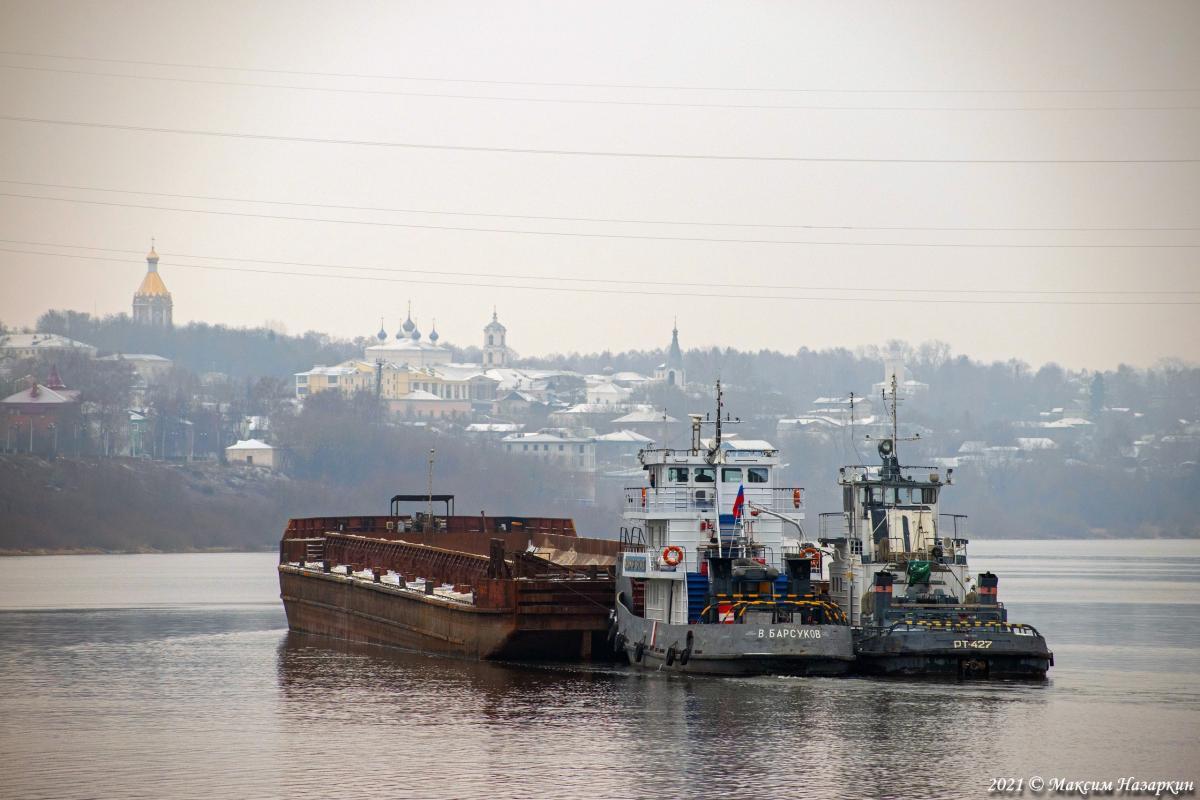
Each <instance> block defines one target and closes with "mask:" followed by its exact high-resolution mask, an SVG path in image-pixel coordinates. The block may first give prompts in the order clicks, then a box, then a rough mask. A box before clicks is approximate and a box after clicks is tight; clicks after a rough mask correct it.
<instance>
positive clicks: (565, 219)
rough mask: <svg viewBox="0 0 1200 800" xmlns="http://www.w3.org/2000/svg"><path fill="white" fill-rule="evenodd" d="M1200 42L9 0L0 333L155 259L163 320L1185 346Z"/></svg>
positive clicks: (765, 18)
mask: <svg viewBox="0 0 1200 800" xmlns="http://www.w3.org/2000/svg"><path fill="white" fill-rule="evenodd" d="M1197 42H1200V4H1196V3H1192V2H1175V3H1172V2H1163V3H1154V4H1140V3H1127V2H1122V3H1114V2H1063V3H1055V4H1045V3H1041V2H1016V3H1014V2H979V3H958V2H947V3H939V2H930V3H903V4H897V3H888V2H864V3H844V4H843V3H836V4H834V3H807V2H797V3H768V2H761V3H744V2H738V3H692V2H629V3H625V2H615V3H561V2H545V3H537V2H510V3H504V4H495V3H482V2H481V3H466V2H441V3H407V2H381V3H363V2H340V3H336V4H334V3H325V2H310V3H304V2H286V3H285V2H241V1H239V2H161V1H160V2H110V3H82V2H79V3H62V2H47V1H45V0H39V1H38V2H29V3H22V2H11V1H8V2H4V3H3V4H0V240H3V241H0V321H3V322H4V323H6V324H8V325H9V326H21V325H31V324H33V323H34V321H35V320H36V318H37V316H38V315H39V314H40V313H41V312H42V311H44V310H45V309H47V308H73V309H77V310H81V311H89V312H96V313H99V314H108V313H116V312H120V311H125V312H128V311H129V308H130V301H131V296H132V293H133V291H134V289H136V287H137V285H138V284H139V282H140V280H141V277H142V275H143V273H144V272H145V261H144V260H143V257H144V254H145V252H146V250H147V249H148V247H149V245H150V242H151V239H152V237H153V239H154V241H155V243H156V247H157V250H158V252H159V253H160V255H161V257H162V260H161V263H160V271H161V273H162V276H163V278H164V280H165V281H166V283H167V286H168V287H169V288H170V290H171V291H172V294H173V297H174V304H175V305H174V309H175V312H174V313H175V320H176V323H177V324H178V323H183V322H187V321H191V320H204V321H208V322H214V323H223V324H228V325H234V326H242V325H247V326H254V325H260V324H263V323H264V322H266V321H268V320H269V321H273V322H275V323H282V326H283V327H284V328H285V329H286V330H287V331H288V332H290V333H301V332H304V331H306V330H319V331H325V332H328V333H331V334H334V335H337V336H343V337H353V336H358V335H370V334H374V333H375V331H377V330H378V329H379V326H380V321H381V318H382V321H383V324H384V326H385V327H386V329H387V330H388V332H389V333H393V334H394V333H395V332H396V330H397V329H398V328H399V324H400V322H401V321H402V320H403V319H404V316H405V313H406V309H407V306H408V304H409V303H410V302H411V304H412V308H413V315H414V318H415V319H416V321H417V323H418V325H419V327H420V328H421V330H423V331H425V332H428V330H429V328H430V326H431V325H432V324H433V323H434V322H435V320H436V326H437V329H438V331H439V333H440V334H441V335H442V337H443V339H445V340H449V341H452V342H454V343H456V344H460V345H467V344H478V343H479V342H480V340H481V338H482V327H483V325H484V324H485V323H486V322H487V321H488V320H489V319H490V317H491V312H492V309H493V307H495V308H496V309H497V312H498V313H499V316H500V319H501V320H502V321H503V322H504V323H505V324H506V325H507V327H508V329H509V342H510V344H511V345H512V346H513V347H514V348H515V349H516V350H517V351H518V352H519V353H520V354H522V355H543V354H549V353H556V352H570V351H584V352H596V351H600V350H605V349H609V350H614V351H617V350H624V349H635V348H636V349H650V348H657V347H664V346H665V345H666V344H667V343H668V342H669V340H670V330H671V324H672V319H673V318H676V317H677V318H678V320H679V323H678V324H679V329H680V338H681V343H682V345H683V346H684V348H685V349H686V348H691V347H707V346H714V345H715V346H721V347H736V348H741V349H759V348H773V349H778V350H784V351H794V350H796V349H798V348H800V347H809V348H812V349H822V348H829V347H849V348H856V347H860V346H868V345H882V344H883V343H884V342H886V341H887V340H889V339H895V338H899V339H906V340H908V341H910V342H912V343H914V344H916V343H920V342H923V341H928V340H935V339H936V340H942V341H945V342H948V343H949V344H950V345H951V346H952V348H953V349H954V351H955V352H956V353H963V354H967V355H970V356H972V357H975V358H979V359H984V360H996V359H999V360H1006V359H1009V358H1017V359H1021V360H1024V361H1027V362H1029V363H1031V364H1033V365H1035V366H1036V365H1040V364H1042V363H1046V362H1050V361H1054V362H1057V363H1060V364H1063V365H1065V366H1068V367H1072V368H1090V369H1097V368H1111V367H1115V366H1116V365H1117V364H1119V363H1128V364H1132V365H1136V366H1149V365H1152V364H1154V363H1155V362H1157V361H1159V360H1160V359H1163V358H1182V359H1184V360H1186V361H1189V362H1195V361H1200V323H1198V322H1197V319H1198V318H1200V269H1198V262H1200V47H1197V46H1196V43H1197ZM289 87H291V88H289ZM431 95H435V96H431ZM81 123H86V124H81ZM314 265H315V266H314ZM272 273H274V274H272Z"/></svg>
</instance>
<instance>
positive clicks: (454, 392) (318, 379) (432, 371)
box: [295, 361, 498, 418]
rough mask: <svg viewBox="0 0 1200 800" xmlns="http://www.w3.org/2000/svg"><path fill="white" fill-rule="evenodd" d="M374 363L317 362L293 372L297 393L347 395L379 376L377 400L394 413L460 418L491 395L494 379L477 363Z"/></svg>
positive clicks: (372, 383)
mask: <svg viewBox="0 0 1200 800" xmlns="http://www.w3.org/2000/svg"><path fill="white" fill-rule="evenodd" d="M376 370H377V365H375V364H370V363H367V362H365V361H346V362H343V363H341V364H338V365H336V366H332V367H326V366H316V367H313V368H312V369H310V370H308V371H307V372H297V373H296V374H295V379H296V397H297V399H300V400H303V399H304V398H306V397H311V396H312V395H314V394H319V393H320V392H324V391H328V390H330V389H337V390H338V391H340V392H342V393H343V394H346V395H351V394H354V393H355V392H359V391H371V392H374V391H375V388H376V380H377V379H378V380H379V396H380V399H382V400H384V401H385V402H386V403H387V406H388V409H389V410H390V411H391V412H392V413H394V414H397V415H399V416H423V417H435V418H440V417H448V416H454V417H457V416H464V415H466V414H469V413H470V411H471V404H472V403H473V402H476V401H478V402H480V403H491V402H492V401H493V400H495V398H496V386H497V383H498V382H497V381H496V380H495V379H493V378H489V377H488V376H487V375H485V374H484V373H483V371H482V370H480V369H479V368H477V367H471V366H466V365H461V364H442V365H439V366H436V367H433V366H429V367H423V368H422V367H414V366H411V365H409V364H383V365H380V366H379V367H378V378H377V376H376Z"/></svg>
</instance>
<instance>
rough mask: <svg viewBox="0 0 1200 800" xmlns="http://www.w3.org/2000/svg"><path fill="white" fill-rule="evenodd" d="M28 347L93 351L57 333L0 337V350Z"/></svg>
mask: <svg viewBox="0 0 1200 800" xmlns="http://www.w3.org/2000/svg"><path fill="white" fill-rule="evenodd" d="M30 347H44V348H46V349H47V350H65V349H67V348H73V347H80V348H85V349H88V350H94V349H95V348H93V347H92V346H91V345H90V344H85V343H84V342H77V341H75V340H74V339H68V338H67V337H66V336H59V335H58V334H57V333H7V334H3V335H0V349H4V350H9V349H12V350H17V349H20V350H24V349H27V348H30Z"/></svg>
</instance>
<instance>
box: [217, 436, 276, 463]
mask: <svg viewBox="0 0 1200 800" xmlns="http://www.w3.org/2000/svg"><path fill="white" fill-rule="evenodd" d="M276 455H277V451H276V449H275V448H274V447H272V446H271V445H269V444H267V443H266V442H263V441H260V440H258V439H243V440H240V441H238V442H237V443H236V444H231V445H230V446H229V447H226V448H225V459H226V460H227V461H228V462H229V463H230V464H244V465H245V466H248V467H266V468H267V469H275V468H276V467H277V466H278V463H277V459H276Z"/></svg>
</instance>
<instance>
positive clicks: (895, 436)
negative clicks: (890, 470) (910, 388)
mask: <svg viewBox="0 0 1200 800" xmlns="http://www.w3.org/2000/svg"><path fill="white" fill-rule="evenodd" d="M891 385H892V386H891V388H892V397H891V402H890V403H889V402H888V392H887V389H886V388H885V389H880V390H879V394H880V397H881V399H882V400H883V407H884V408H885V409H887V412H888V415H889V416H890V417H891V418H892V436H891V438H890V439H882V440H881V441H880V442H879V454H880V455H881V456H883V457H884V458H887V457H888V456H891V457H893V458H896V459H897V460H896V461H895V462H893V463H895V464H897V465H899V463H900V462H899V460H898V456H897V453H896V445H897V443H899V442H916V441H919V440H920V439H921V434H919V433H917V434H913V435H912V436H905V437H901V436H900V424H899V421H898V415H899V407H900V392H899V389H900V387H899V382H898V381H897V380H896V373H894V372H893V373H892V380H891ZM866 438H867V439H868V440H869V439H870V438H871V437H870V435H867V437H866ZM885 451H886V452H885Z"/></svg>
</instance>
